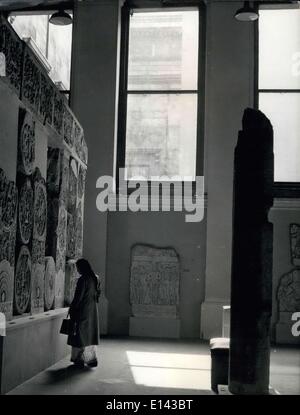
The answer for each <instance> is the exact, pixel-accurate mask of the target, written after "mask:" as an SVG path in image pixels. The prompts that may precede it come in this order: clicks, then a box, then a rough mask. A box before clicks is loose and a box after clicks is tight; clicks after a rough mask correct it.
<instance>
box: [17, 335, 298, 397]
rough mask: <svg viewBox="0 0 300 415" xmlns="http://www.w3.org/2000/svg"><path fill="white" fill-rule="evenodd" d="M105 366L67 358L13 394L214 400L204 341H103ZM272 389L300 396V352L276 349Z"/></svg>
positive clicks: (101, 351) (101, 352)
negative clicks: (87, 365) (92, 366)
mask: <svg viewBox="0 0 300 415" xmlns="http://www.w3.org/2000/svg"><path fill="white" fill-rule="evenodd" d="M98 357H99V363H100V364H99V366H98V367H97V368H95V369H89V368H85V369H76V368H75V367H74V366H73V365H72V364H71V363H70V361H69V358H66V359H63V360H61V361H60V362H58V363H56V364H55V365H53V366H52V367H50V368H48V369H47V370H45V371H44V372H42V373H40V374H38V375H37V376H35V377H33V378H32V379H30V380H28V381H27V382H25V383H23V384H22V385H20V386H18V387H17V388H15V389H13V390H12V391H10V392H9V394H10V395H59V394H64V395H65V394H66V395H148V394H154V395H166V394H167V395H194V394H197V395H199V394H200V395H209V394H212V392H211V390H210V365H211V362H210V352H209V348H208V344H207V343H205V342H201V341H182V340H181V341H177V340H175V341H168V340H154V339H136V338H103V339H102V340H101V344H100V346H99V348H98ZM271 386H272V387H273V388H274V389H275V390H277V391H278V392H279V393H280V394H294V395H300V350H299V349H296V348H282V347H277V348H272V355H271Z"/></svg>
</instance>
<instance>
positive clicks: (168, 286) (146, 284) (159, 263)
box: [130, 245, 180, 318]
mask: <svg viewBox="0 0 300 415" xmlns="http://www.w3.org/2000/svg"><path fill="white" fill-rule="evenodd" d="M179 280H180V263H179V257H178V255H177V253H176V251H175V250H174V249H172V248H166V249H165V248H153V247H149V246H145V245H136V246H135V247H134V248H133V249H132V256H131V279H130V302H131V304H132V313H133V315H134V316H147V315H148V316H160V317H163V316H168V317H174V318H175V317H176V316H177V313H178V305H179Z"/></svg>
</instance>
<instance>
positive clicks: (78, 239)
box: [75, 202, 83, 258]
mask: <svg viewBox="0 0 300 415" xmlns="http://www.w3.org/2000/svg"><path fill="white" fill-rule="evenodd" d="M82 218H83V212H82V204H81V202H80V203H79V204H78V206H77V209H76V234H75V256H76V257H77V258H80V257H81V256H82V250H83V220H82Z"/></svg>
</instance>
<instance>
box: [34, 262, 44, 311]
mask: <svg viewBox="0 0 300 415" xmlns="http://www.w3.org/2000/svg"><path fill="white" fill-rule="evenodd" d="M31 272H32V275H31V313H32V314H36V313H42V312H43V311H44V284H45V283H44V280H45V264H44V263H43V264H39V263H35V264H32V270H31Z"/></svg>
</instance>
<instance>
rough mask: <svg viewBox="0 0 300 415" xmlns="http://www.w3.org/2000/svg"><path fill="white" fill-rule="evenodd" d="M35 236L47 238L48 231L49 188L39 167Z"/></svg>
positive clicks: (36, 189)
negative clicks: (47, 188)
mask: <svg viewBox="0 0 300 415" xmlns="http://www.w3.org/2000/svg"><path fill="white" fill-rule="evenodd" d="M33 180H34V206H33V237H34V238H35V239H36V240H39V241H45V240H46V232H47V190H46V183H45V180H44V178H43V177H42V175H41V172H40V171H39V169H38V168H37V169H36V170H35V174H34V179H33Z"/></svg>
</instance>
